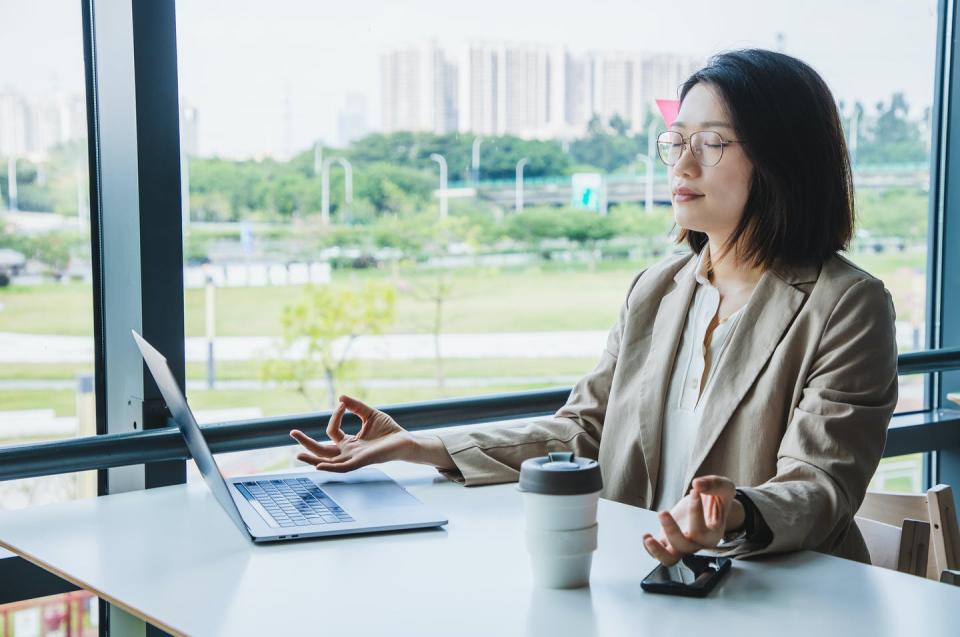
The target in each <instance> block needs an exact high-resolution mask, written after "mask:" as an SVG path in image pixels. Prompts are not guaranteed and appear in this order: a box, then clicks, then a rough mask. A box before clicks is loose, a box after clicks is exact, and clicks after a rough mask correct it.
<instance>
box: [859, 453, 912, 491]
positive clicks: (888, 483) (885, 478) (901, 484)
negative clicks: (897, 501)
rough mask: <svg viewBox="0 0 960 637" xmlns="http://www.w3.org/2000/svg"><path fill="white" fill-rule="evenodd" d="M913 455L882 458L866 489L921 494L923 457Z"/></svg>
mask: <svg viewBox="0 0 960 637" xmlns="http://www.w3.org/2000/svg"><path fill="white" fill-rule="evenodd" d="M924 455H925V454H922V453H913V454H910V455H908V456H897V457H894V458H884V459H883V460H881V461H880V466H879V467H877V472H876V473H875V474H874V475H873V479H872V480H871V481H870V486H869V487H868V489H869V490H870V491H891V492H894V493H921V492H922V491H924V488H923V456H924Z"/></svg>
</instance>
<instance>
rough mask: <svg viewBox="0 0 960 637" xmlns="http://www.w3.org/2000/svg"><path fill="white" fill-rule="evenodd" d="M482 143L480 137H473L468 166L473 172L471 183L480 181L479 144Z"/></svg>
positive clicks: (475, 183)
mask: <svg viewBox="0 0 960 637" xmlns="http://www.w3.org/2000/svg"><path fill="white" fill-rule="evenodd" d="M482 143H483V138H482V137H474V138H473V152H472V153H471V158H470V168H471V171H472V173H473V185H474V186H476V185H478V184H479V183H480V144H482Z"/></svg>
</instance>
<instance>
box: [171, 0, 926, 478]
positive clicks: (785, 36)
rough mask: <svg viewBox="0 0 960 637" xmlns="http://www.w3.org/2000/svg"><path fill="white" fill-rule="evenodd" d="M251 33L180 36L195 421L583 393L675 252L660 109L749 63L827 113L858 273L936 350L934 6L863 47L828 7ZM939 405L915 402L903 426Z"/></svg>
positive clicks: (896, 11)
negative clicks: (723, 56) (807, 95)
mask: <svg viewBox="0 0 960 637" xmlns="http://www.w3.org/2000/svg"><path fill="white" fill-rule="evenodd" d="M241 7H242V9H240V10H237V9H238V7H237V5H236V3H229V4H227V3H225V2H222V1H216V0H202V1H198V2H190V3H182V4H181V5H180V6H178V13H177V20H178V38H179V43H178V51H179V59H180V78H181V85H180V97H181V106H182V113H183V118H182V148H183V152H184V165H185V166H186V167H187V169H188V170H187V171H186V172H187V174H188V176H189V193H190V196H189V211H188V220H189V222H188V224H187V226H186V228H185V238H184V241H185V255H186V263H185V281H186V286H187V289H186V314H187V316H186V319H187V335H188V349H187V352H188V393H189V397H190V400H191V403H192V404H193V405H194V406H195V407H196V409H197V410H198V412H200V413H199V415H200V419H201V420H206V421H216V420H226V419H232V418H247V417H253V416H259V415H264V416H267V415H275V414H283V413H292V412H300V411H307V410H317V409H323V408H325V407H327V406H329V405H330V402H331V398H332V397H334V396H336V395H337V394H338V393H341V392H347V393H351V394H354V395H356V396H358V397H360V398H362V399H365V400H367V401H369V402H372V403H375V404H378V405H382V404H388V403H397V402H408V401H413V400H424V399H431V398H439V397H451V396H464V395H470V394H482V393H495V392H505V391H514V390H521V389H530V388H543V387H551V386H562V385H570V384H571V383H572V382H574V381H575V380H576V379H577V378H578V377H580V376H581V375H582V374H584V373H585V372H587V371H589V370H590V369H591V368H592V367H593V365H594V364H595V362H596V360H597V356H598V352H599V351H601V348H602V347H603V343H604V338H605V333H606V330H607V329H608V328H609V327H610V325H611V324H612V323H613V322H614V320H615V318H616V315H617V311H618V309H619V307H620V305H621V303H622V301H623V298H624V294H625V292H626V290H627V286H628V285H629V283H630V281H631V280H632V278H633V277H634V276H635V274H636V273H637V272H638V271H639V270H641V269H642V268H644V267H645V266H647V265H648V264H650V263H653V262H655V261H657V260H659V259H661V258H663V256H664V255H665V254H666V253H667V251H669V250H672V249H674V246H673V244H672V242H671V238H670V235H669V233H670V230H671V227H672V212H671V208H670V202H669V193H668V185H667V183H666V180H665V174H666V173H665V167H664V166H663V165H662V164H661V162H659V160H657V158H656V148H655V144H653V143H651V142H653V141H654V136H652V135H651V133H653V134H654V135H655V133H656V132H657V131H658V130H661V129H662V119H661V118H660V115H659V114H658V113H657V112H656V109H655V107H654V99H656V98H675V97H676V96H677V89H678V86H679V84H680V83H681V82H682V80H683V79H685V78H686V77H687V75H688V74H689V73H690V72H691V71H692V70H694V69H695V68H697V67H698V66H700V65H701V64H702V63H703V62H704V61H705V59H706V58H707V57H708V56H709V55H710V54H712V53H714V52H718V51H722V50H725V49H730V48H736V47H745V46H760V47H764V48H769V49H779V50H782V51H784V52H786V53H789V54H792V55H795V56H797V57H800V58H801V59H803V60H805V61H807V62H808V63H810V64H811V65H812V66H814V67H815V68H816V69H817V70H818V71H819V72H820V73H822V75H823V77H824V78H825V79H826V81H827V83H828V84H829V85H830V87H831V88H832V90H833V91H834V93H835V96H836V97H837V99H838V105H839V107H840V110H841V111H842V113H843V118H844V124H845V127H846V130H847V135H848V138H849V144H850V148H851V153H852V155H853V160H854V165H855V172H856V182H857V187H858V205H859V208H860V211H861V223H860V227H859V231H858V234H857V240H856V242H855V244H854V246H852V249H851V250H850V253H849V255H848V256H849V258H851V259H852V260H853V261H854V262H856V263H857V264H859V265H861V266H862V267H864V268H866V269H867V270H869V271H870V272H872V273H874V274H875V275H877V276H879V277H881V278H882V279H883V280H884V281H885V282H886V284H887V286H888V287H889V288H890V290H891V292H892V294H893V297H894V301H895V303H896V307H897V312H898V324H897V334H898V342H899V345H900V349H901V351H909V350H911V349H916V348H917V347H918V346H920V345H921V344H922V343H923V340H924V334H923V329H924V328H923V325H924V316H923V312H924V291H925V285H926V282H925V265H926V245H925V237H926V229H925V227H926V225H925V224H926V210H927V200H928V182H929V174H928V173H929V170H928V165H927V161H928V156H929V147H930V123H929V115H930V104H931V102H932V98H933V74H934V68H935V65H934V47H935V42H936V13H935V9H936V3H935V2H933V0H924V1H923V2H918V3H912V4H910V6H909V7H906V6H904V5H903V4H902V3H897V2H892V1H891V0H884V1H882V2H879V3H871V4H870V10H869V12H868V19H866V20H865V19H864V15H865V14H864V8H865V5H863V3H849V4H848V5H843V6H838V5H837V4H836V3H832V2H827V1H826V0H818V1H817V2H814V3H812V4H811V3H804V4H802V5H800V4H797V5H795V6H786V5H782V4H777V5H773V4H770V3H766V2H760V1H755V2H745V3H738V4H735V5H730V4H717V3H712V2H706V1H701V2H695V3H693V4H688V5H685V9H686V11H684V12H683V13H682V14H680V15H678V14H677V13H676V10H675V8H674V7H673V6H672V5H669V4H663V5H659V6H658V5H656V4H651V3H630V2H625V1H604V2H602V3H601V4H600V5H598V6H597V7H596V8H594V7H591V15H597V16H601V15H603V16H614V15H615V16H617V18H616V20H609V19H604V20H598V21H597V25H596V27H595V28H583V29H577V30H575V31H571V30H570V29H569V25H570V24H571V21H575V22H577V23H580V22H582V20H583V15H584V14H583V7H582V5H581V4H573V3H559V4H558V3H557V2H547V1H545V0H535V1H531V2H524V3H516V2H509V3H508V2H506V1H504V0H492V3H491V2H488V3H485V4H484V5H483V6H482V7H481V6H480V5H476V6H474V5H463V6H458V7H455V8H451V5H450V4H449V3H443V2H439V1H438V0H417V1H415V2H408V3H403V5H402V6H401V5H398V4H396V3H390V2H385V1H383V0H362V1H359V2H354V3H349V4H342V5H338V6H336V7H331V6H330V5H326V4H317V3H310V2H305V1H299V0H286V1H283V2H275V3H270V4H265V3H260V2H242V3H241ZM504 16H509V19H507V20H505V19H504ZM827 16H829V17H827ZM691 18H695V19H691ZM678 19H679V20H680V21H681V22H682V24H683V28H680V29H675V28H671V29H664V28H663V25H665V24H677V23H678ZM891 32H896V33H897V34H898V38H897V39H896V42H895V43H893V44H891V40H890V39H889V37H888V36H887V35H886V34H888V33H891ZM718 34H720V35H718ZM641 43H642V44H641ZM898 43H900V44H898ZM907 43H909V44H907ZM648 171H649V172H648ZM648 176H649V178H650V186H651V187H650V188H649V189H648ZM648 193H649V196H648ZM648 199H649V203H648ZM345 310H349V311H345ZM905 382H906V381H905ZM909 382H915V381H909ZM922 399H923V395H922V392H918V391H916V387H914V385H910V384H909V383H908V384H906V385H904V388H903V399H902V402H901V407H902V408H911V409H912V408H917V407H918V406H922ZM287 455H288V457H289V453H288V454H287ZM262 462H263V464H264V466H271V467H273V466H275V459H274V457H273V456H270V457H268V458H265V459H262Z"/></svg>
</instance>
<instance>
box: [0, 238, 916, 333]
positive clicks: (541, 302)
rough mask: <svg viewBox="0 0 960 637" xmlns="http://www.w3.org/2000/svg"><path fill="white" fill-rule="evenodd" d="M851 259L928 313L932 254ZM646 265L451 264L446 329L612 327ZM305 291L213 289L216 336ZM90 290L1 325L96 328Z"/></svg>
mask: <svg viewBox="0 0 960 637" xmlns="http://www.w3.org/2000/svg"><path fill="white" fill-rule="evenodd" d="M852 260H853V261H854V262H855V263H857V264H858V265H860V266H861V267H863V268H864V269H866V270H867V271H869V272H871V273H873V274H874V275H876V276H878V277H880V278H882V279H883V280H884V281H885V282H886V283H887V286H888V287H889V288H890V290H891V293H892V294H893V297H894V301H895V303H896V305H897V310H898V315H899V317H900V318H903V319H905V320H911V321H913V322H918V321H919V320H922V311H923V294H924V279H923V271H924V267H925V263H926V255H925V253H924V252H923V251H922V250H910V251H907V252H904V253H884V254H880V255H877V254H872V253H860V254H856V255H853V258H852ZM645 265H646V264H644V263H625V262H615V263H602V264H600V266H598V267H597V268H596V269H595V270H594V271H590V270H589V269H588V268H586V267H585V266H583V265H569V266H567V265H557V264H544V265H543V266H541V267H532V268H523V269H499V270H496V269H469V270H467V269H465V270H458V271H455V272H454V273H453V274H452V276H453V285H454V291H453V292H452V294H451V295H450V299H449V300H448V301H447V303H446V307H445V310H444V324H445V325H444V332H446V333H464V332H506V331H555V330H593V329H606V328H608V327H610V325H612V323H613V322H614V320H615V319H616V316H617V311H618V310H619V308H620V305H621V304H622V303H623V300H624V297H625V295H626V291H627V287H628V285H629V284H630V281H631V280H632V279H633V277H634V276H635V275H636V273H637V272H639V271H640V270H641V269H642V268H643V267H645ZM435 277H436V275H435V274H433V273H430V272H428V271H423V270H419V271H413V272H401V281H400V282H399V284H400V287H399V293H398V295H397V312H396V320H395V322H394V324H393V325H392V326H391V328H390V329H389V331H390V332H391V333H425V332H430V331H431V323H430V321H431V319H432V316H433V306H432V305H431V304H430V303H429V302H427V301H422V300H418V299H417V298H416V296H415V292H414V291H415V290H417V289H422V288H424V287H425V286H428V285H429V284H430V282H431V281H432V280H434V279H435ZM371 278H376V279H387V280H391V281H394V282H397V280H396V279H395V278H393V275H391V274H390V273H389V272H385V271H379V270H377V271H337V272H335V273H334V280H333V283H334V285H340V286H357V285H362V284H363V282H364V281H366V280H368V279H371ZM301 293H302V288H301V287H299V286H283V287H264V288H223V289H219V290H217V334H218V335H219V336H248V335H253V336H275V335H279V332H280V316H281V312H282V309H283V306H284V305H285V304H288V303H291V302H292V301H295V300H296V299H297V298H298V297H299V296H300V295H301ZM91 295H92V292H91V289H90V287H89V286H85V285H81V284H65V285H44V286H36V287H30V288H22V287H21V288H17V287H11V288H5V289H3V290H0V304H2V306H3V309H2V310H0V331H2V332H23V333H34V334H64V335H83V336H89V335H90V334H92V332H93V320H92V307H91ZM204 312H205V309H204V292H203V290H199V289H191V290H187V291H186V296H185V321H186V330H187V335H188V336H202V335H203V333H204Z"/></svg>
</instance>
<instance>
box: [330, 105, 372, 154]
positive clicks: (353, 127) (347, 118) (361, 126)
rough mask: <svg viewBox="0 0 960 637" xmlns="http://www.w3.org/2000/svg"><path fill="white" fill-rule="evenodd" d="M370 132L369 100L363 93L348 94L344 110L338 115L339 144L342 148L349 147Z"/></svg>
mask: <svg viewBox="0 0 960 637" xmlns="http://www.w3.org/2000/svg"><path fill="white" fill-rule="evenodd" d="M368 131H369V127H368V125H367V98H366V97H365V96H364V95H363V94H361V93H348V94H347V97H346V99H344V101H343V108H341V109H340V112H339V113H337V142H338V143H339V144H340V145H341V146H348V145H349V144H350V142H352V141H354V140H355V139H360V138H361V137H363V136H364V135H366V134H367V132H368Z"/></svg>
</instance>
